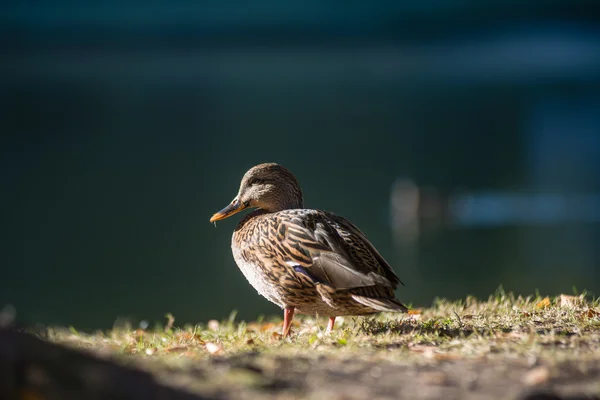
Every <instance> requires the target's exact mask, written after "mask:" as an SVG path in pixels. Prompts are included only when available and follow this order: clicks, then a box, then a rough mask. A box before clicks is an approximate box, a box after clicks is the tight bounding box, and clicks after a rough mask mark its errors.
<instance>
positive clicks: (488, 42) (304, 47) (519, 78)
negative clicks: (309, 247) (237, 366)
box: [0, 0, 600, 329]
mask: <svg viewBox="0 0 600 400" xmlns="http://www.w3.org/2000/svg"><path fill="white" fill-rule="evenodd" d="M0 7H1V12H0V32H1V35H0V51H1V62H0V130H1V132H2V137H1V139H0V168H1V174H0V182H1V185H2V192H1V195H0V226H1V227H2V228H1V234H2V237H1V238H0V239H1V240H0V243H1V245H0V246H1V247H0V268H1V275H0V308H1V307H2V306H3V305H6V304H11V305H12V306H13V307H14V308H15V309H16V311H17V318H18V319H19V320H21V321H23V322H38V323H44V324H69V325H74V326H76V327H77V328H79V329H96V328H109V327H111V326H112V324H113V323H114V321H115V320H116V318H117V317H125V318H131V319H133V320H136V319H145V320H148V321H150V322H154V321H160V320H162V319H163V317H164V315H165V313H166V312H171V313H173V315H174V316H175V318H176V323H177V324H182V323H185V322H190V323H193V322H202V321H206V320H207V319H211V318H216V319H221V318H225V317H227V316H228V315H229V313H230V312H231V310H233V309H237V310H239V316H240V317H241V318H244V319H252V318H256V317H257V316H258V315H261V314H273V313H276V314H278V313H279V311H278V309H277V308H276V307H275V306H273V305H271V304H270V303H268V302H267V301H266V300H264V299H263V298H262V297H260V296H258V295H257V294H256V292H255V291H254V289H253V288H252V287H250V286H249V284H247V283H246V281H245V279H244V277H243V276H242V274H241V273H240V271H239V270H238V269H237V267H236V265H235V263H234V261H233V258H232V255H231V251H230V238H231V234H232V232H233V229H234V228H235V226H236V225H237V223H238V222H239V220H240V217H239V216H235V217H233V218H231V219H229V220H225V221H223V222H221V223H219V224H218V225H217V227H216V228H215V227H214V226H213V225H211V224H210V223H209V222H208V219H209V218H210V216H211V215H212V214H213V213H214V212H215V211H217V210H219V209H221V208H222V207H224V206H225V205H226V204H227V203H228V202H229V201H231V199H232V198H233V197H234V195H235V194H236V191H237V189H238V185H239V181H240V179H241V177H242V175H243V174H244V172H245V171H246V170H247V169H248V168H250V167H252V166H253V165H255V164H258V163H261V162H267V161H275V162H279V163H281V164H283V165H285V166H287V167H288V168H289V169H291V170H292V172H294V173H295V174H296V175H297V177H298V179H299V180H300V183H301V185H302V187H303V190H304V194H305V205H306V206H307V207H310V208H321V209H326V210H330V211H334V212H335V213H338V214H340V215H343V216H345V217H346V218H348V219H350V220H351V221H353V222H354V223H355V224H356V225H358V226H359V227H360V228H361V229H362V230H363V231H364V232H365V233H366V234H367V236H368V237H369V238H370V239H371V241H372V242H373V243H374V244H375V246H376V247H377V248H378V249H379V251H380V252H381V253H382V254H383V255H384V257H386V259H387V260H388V261H389V262H390V264H391V265H392V266H393V267H394V269H395V270H396V272H397V273H398V275H399V276H400V277H401V279H402V280H403V281H404V282H405V284H406V286H405V287H401V288H400V289H399V290H398V297H399V298H400V299H402V300H403V301H404V302H406V303H412V304H413V305H416V306H427V305H429V304H431V302H432V300H433V299H434V298H435V297H447V298H451V299H457V298H461V297H464V296H466V295H468V294H472V295H476V296H478V297H482V298H487V297H488V296H489V295H490V294H491V293H493V292H494V290H495V289H496V288H498V286H499V285H503V286H504V288H505V289H506V290H507V291H508V290H511V291H515V292H516V293H522V294H533V293H535V291H536V290H539V292H540V293H542V294H550V295H556V294H560V293H572V292H573V287H576V288H577V290H579V291H581V290H583V289H588V291H590V292H592V293H595V294H600V293H599V292H600V272H599V268H600V258H599V250H598V249H600V24H599V22H600V13H599V11H600V10H599V8H600V7H598V5H596V6H594V2H590V1H577V0H574V1H566V0H565V1H546V2H541V1H540V2H538V1H533V0H530V1H526V0H520V1H512V0H502V1H500V0H490V1H487V2H468V1H461V0H454V1H453V0H448V1H434V0H426V1H405V2H400V1H393V0H389V1H383V0H379V1H377V0H373V1H369V2H359V1H297V2H280V1H274V0H272V1H256V2H244V1H236V0H219V1H216V0H207V1H203V2H197V1H183V0H174V1H171V2H168V3H167V2H164V3H163V2H147V1H144V2H142V1H133V0H126V1H124V0H120V1H112V0H106V1H103V2H71V1H61V0H54V1H52V0H46V1H43V2H42V1H32V0H21V1H19V2H13V4H11V5H8V4H6V5H1V6H0Z"/></svg>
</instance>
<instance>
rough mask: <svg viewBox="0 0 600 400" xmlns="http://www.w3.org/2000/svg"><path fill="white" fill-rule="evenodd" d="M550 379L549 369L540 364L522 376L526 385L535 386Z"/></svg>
mask: <svg viewBox="0 0 600 400" xmlns="http://www.w3.org/2000/svg"><path fill="white" fill-rule="evenodd" d="M548 379H550V370H548V368H546V367H544V366H541V367H537V368H534V369H532V370H530V371H529V372H527V373H526V374H525V376H524V377H523V383H524V384H525V385H527V386H537V385H541V384H542V383H546V382H548Z"/></svg>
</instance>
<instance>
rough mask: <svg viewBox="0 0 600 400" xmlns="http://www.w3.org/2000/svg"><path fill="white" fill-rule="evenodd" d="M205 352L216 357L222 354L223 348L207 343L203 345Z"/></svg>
mask: <svg viewBox="0 0 600 400" xmlns="http://www.w3.org/2000/svg"><path fill="white" fill-rule="evenodd" d="M204 348H205V349H206V351H208V352H209V353H210V354H212V355H218V354H221V353H222V352H223V348H222V347H221V346H219V345H218V344H216V343H212V342H208V343H206V344H205V345H204Z"/></svg>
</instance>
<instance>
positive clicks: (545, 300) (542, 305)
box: [535, 297, 550, 308]
mask: <svg viewBox="0 0 600 400" xmlns="http://www.w3.org/2000/svg"><path fill="white" fill-rule="evenodd" d="M546 307H550V298H549V297H544V298H543V299H542V300H541V301H540V302H538V303H537V304H536V305H535V308H546Z"/></svg>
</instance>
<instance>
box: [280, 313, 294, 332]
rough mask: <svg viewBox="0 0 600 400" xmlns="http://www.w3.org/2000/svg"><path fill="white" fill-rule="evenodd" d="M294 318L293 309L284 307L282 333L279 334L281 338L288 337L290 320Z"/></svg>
mask: <svg viewBox="0 0 600 400" xmlns="http://www.w3.org/2000/svg"><path fill="white" fill-rule="evenodd" d="M293 318H294V307H293V306H292V307H286V308H285V309H284V310H283V331H282V332H281V334H282V335H283V337H288V336H289V335H290V327H291V326H292V319H293Z"/></svg>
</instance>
